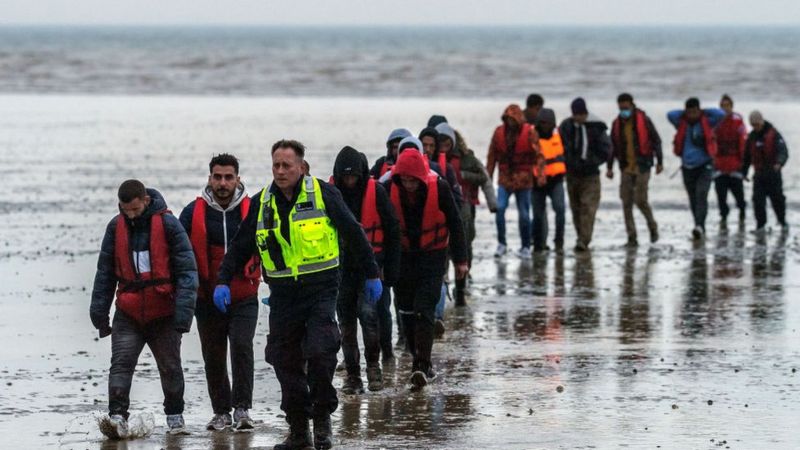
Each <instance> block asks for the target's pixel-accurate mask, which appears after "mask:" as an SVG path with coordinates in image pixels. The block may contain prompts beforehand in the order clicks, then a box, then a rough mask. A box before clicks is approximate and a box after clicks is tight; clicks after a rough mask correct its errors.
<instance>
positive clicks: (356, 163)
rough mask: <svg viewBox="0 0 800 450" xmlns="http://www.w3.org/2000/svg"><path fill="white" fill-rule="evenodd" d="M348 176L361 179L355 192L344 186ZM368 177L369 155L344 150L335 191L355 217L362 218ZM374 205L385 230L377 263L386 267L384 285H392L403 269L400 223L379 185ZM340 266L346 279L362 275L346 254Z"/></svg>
mask: <svg viewBox="0 0 800 450" xmlns="http://www.w3.org/2000/svg"><path fill="white" fill-rule="evenodd" d="M345 175H355V176H358V177H359V181H358V185H357V186H356V187H355V189H347V188H346V187H345V186H344V182H343V181H342V177H344V176H345ZM369 178H370V175H369V169H368V167H367V159H366V156H364V155H363V154H362V153H359V152H358V150H356V149H354V148H352V147H345V148H343V149H342V150H341V151H340V152H339V154H338V155H337V156H336V161H335V162H334V164H333V179H334V183H335V184H336V188H337V189H339V191H340V192H341V194H342V199H343V200H344V202H345V204H346V205H347V207H348V208H350V212H352V213H353V216H355V217H356V218H360V217H361V205H362V202H363V199H364V194H365V191H366V187H367V185H366V183H367V180H368V179H369ZM375 203H376V207H377V210H378V215H379V216H380V218H381V226H382V227H383V252H381V253H379V254H376V255H375V262H376V263H377V264H378V266H380V267H382V268H383V279H384V282H385V283H386V284H388V285H390V286H391V285H392V284H394V282H395V281H396V280H397V275H398V271H399V269H400V223H399V222H398V221H397V214H396V213H395V210H394V207H393V206H392V202H391V201H389V195H388V194H387V193H386V190H385V189H384V188H383V185H381V184H380V183H376V185H375ZM341 267H342V271H343V275H345V276H348V277H351V278H353V275H354V274H361V276H363V273H362V272H361V263H360V261H359V260H358V259H357V258H354V257H352V255H348V254H347V253H346V252H344V254H343V255H342V265H341ZM361 276H356V277H355V278H360V277H361Z"/></svg>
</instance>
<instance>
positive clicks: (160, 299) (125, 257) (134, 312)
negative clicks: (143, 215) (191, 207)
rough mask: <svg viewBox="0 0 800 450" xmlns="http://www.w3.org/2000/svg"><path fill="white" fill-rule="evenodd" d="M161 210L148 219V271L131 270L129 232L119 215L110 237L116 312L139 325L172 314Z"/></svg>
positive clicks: (167, 257)
mask: <svg viewBox="0 0 800 450" xmlns="http://www.w3.org/2000/svg"><path fill="white" fill-rule="evenodd" d="M167 212H168V211H167V210H163V211H160V212H158V213H155V214H153V216H152V217H151V218H150V249H149V253H150V255H149V256H150V271H149V272H143V273H137V271H136V270H135V269H134V267H133V254H132V252H131V248H130V230H129V227H128V223H127V221H126V220H125V217H124V216H123V215H121V214H120V215H118V216H117V224H116V230H115V233H114V273H115V274H116V276H117V282H118V285H117V308H119V309H120V310H121V311H123V312H125V313H126V314H127V315H129V316H130V317H132V318H133V319H134V320H136V321H137V322H139V323H142V324H144V323H147V322H150V321H152V320H155V319H159V318H161V317H167V316H171V315H173V314H175V299H174V296H173V294H174V292H175V288H174V286H173V281H172V274H171V272H170V269H169V245H168V244H167V235H166V232H165V231H164V217H163V216H164V214H166V213H167Z"/></svg>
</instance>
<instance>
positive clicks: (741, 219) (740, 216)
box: [739, 209, 746, 222]
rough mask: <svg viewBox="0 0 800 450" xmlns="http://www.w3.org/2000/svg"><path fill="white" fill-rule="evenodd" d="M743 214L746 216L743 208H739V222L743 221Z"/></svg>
mask: <svg viewBox="0 0 800 450" xmlns="http://www.w3.org/2000/svg"><path fill="white" fill-rule="evenodd" d="M745 216H746V214H745V212H744V210H743V209H740V210H739V222H744V219H745Z"/></svg>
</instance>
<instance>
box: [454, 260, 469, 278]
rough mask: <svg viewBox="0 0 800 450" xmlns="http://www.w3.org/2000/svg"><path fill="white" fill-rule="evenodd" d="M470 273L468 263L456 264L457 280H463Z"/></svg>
mask: <svg viewBox="0 0 800 450" xmlns="http://www.w3.org/2000/svg"><path fill="white" fill-rule="evenodd" d="M468 273H469V265H467V263H461V264H456V280H463V279H464V278H466V277H467V274H468Z"/></svg>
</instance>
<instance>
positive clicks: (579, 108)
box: [570, 97, 589, 123]
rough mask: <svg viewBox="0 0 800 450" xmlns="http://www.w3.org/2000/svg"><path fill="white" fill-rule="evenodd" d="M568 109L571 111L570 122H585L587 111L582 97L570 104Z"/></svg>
mask: <svg viewBox="0 0 800 450" xmlns="http://www.w3.org/2000/svg"><path fill="white" fill-rule="evenodd" d="M570 109H571V110H572V120H574V121H575V122H578V123H584V122H586V118H587V117H589V110H588V109H586V100H584V99H583V98H582V97H578V98H576V99H575V100H573V101H572V104H570Z"/></svg>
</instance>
